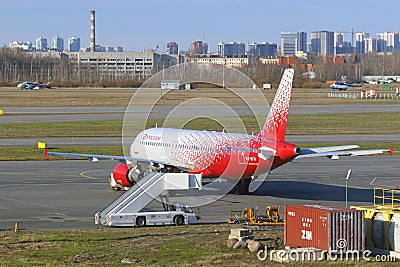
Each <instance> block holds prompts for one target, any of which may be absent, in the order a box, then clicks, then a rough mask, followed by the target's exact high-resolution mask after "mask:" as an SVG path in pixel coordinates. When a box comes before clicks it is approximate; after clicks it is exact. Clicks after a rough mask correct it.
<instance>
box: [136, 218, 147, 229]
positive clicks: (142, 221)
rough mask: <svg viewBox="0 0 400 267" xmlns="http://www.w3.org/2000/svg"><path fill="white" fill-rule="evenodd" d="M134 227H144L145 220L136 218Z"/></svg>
mask: <svg viewBox="0 0 400 267" xmlns="http://www.w3.org/2000/svg"><path fill="white" fill-rule="evenodd" d="M136 225H137V226H138V227H144V226H146V218H145V217H143V216H141V217H137V218H136Z"/></svg>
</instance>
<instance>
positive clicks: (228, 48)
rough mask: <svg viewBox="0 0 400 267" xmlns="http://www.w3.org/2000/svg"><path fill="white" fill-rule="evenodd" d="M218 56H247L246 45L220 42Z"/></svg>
mask: <svg viewBox="0 0 400 267" xmlns="http://www.w3.org/2000/svg"><path fill="white" fill-rule="evenodd" d="M218 55H219V56H220V57H243V56H245V55H246V45H245V44H244V43H237V42H229V43H224V42H219V43H218Z"/></svg>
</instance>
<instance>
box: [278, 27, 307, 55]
mask: <svg viewBox="0 0 400 267" xmlns="http://www.w3.org/2000/svg"><path fill="white" fill-rule="evenodd" d="M297 51H302V52H307V33H306V32H281V55H282V56H294V55H296V54H297Z"/></svg>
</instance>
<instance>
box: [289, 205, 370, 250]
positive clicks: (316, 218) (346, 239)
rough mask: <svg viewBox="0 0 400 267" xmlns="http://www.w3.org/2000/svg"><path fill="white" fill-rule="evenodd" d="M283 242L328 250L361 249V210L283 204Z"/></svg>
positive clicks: (363, 246)
mask: <svg viewBox="0 0 400 267" xmlns="http://www.w3.org/2000/svg"><path fill="white" fill-rule="evenodd" d="M285 245H286V246H289V247H295V248H297V247H302V248H310V247H312V248H317V249H323V250H326V251H328V252H329V251H331V252H335V251H336V252H345V251H349V250H351V251H363V250H364V249H365V225H364V212H363V211H358V210H355V209H344V208H335V207H326V206H319V205H286V206H285Z"/></svg>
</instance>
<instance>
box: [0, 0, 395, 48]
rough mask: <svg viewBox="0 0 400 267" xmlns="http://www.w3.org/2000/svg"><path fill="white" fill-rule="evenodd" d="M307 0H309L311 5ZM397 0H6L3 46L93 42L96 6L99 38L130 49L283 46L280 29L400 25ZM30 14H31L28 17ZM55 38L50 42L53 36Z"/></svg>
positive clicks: (0, 17) (0, 16)
mask: <svg viewBox="0 0 400 267" xmlns="http://www.w3.org/2000/svg"><path fill="white" fill-rule="evenodd" d="M305 3H307V4H305ZM399 7H400V3H399V2H398V1H395V0H381V1H379V2H376V1H372V0H352V1H348V0H324V1H321V0H308V1H298V0H286V1H267V0H248V1H244V0H217V1H215V0H214V1H211V0H203V1H201V4H200V5H199V3H198V2H196V1H187V0H186V1H185V0H174V1H161V0H153V1H142V0H138V1H128V0H120V1H118V2H115V3H113V4H110V2H109V1H104V0H89V1H79V0H69V1H57V2H54V1H51V0H42V1H40V4H38V3H36V2H32V1H26V0H23V1H19V2H15V1H14V2H9V1H6V2H5V3H2V8H1V9H0V23H1V24H2V25H4V26H3V28H2V32H1V33H0V45H1V46H3V45H5V46H8V44H9V43H10V42H12V41H24V42H27V41H30V42H32V43H35V39H36V38H37V37H40V36H43V37H45V38H47V40H48V41H50V40H51V38H53V37H54V36H60V37H61V38H63V39H64V40H67V39H68V38H70V37H74V36H76V37H78V38H80V45H81V47H87V46H89V36H90V35H89V34H90V13H89V10H95V11H96V44H98V45H102V46H122V47H123V48H124V51H139V50H143V49H156V46H157V45H158V46H159V50H160V51H166V49H167V48H166V46H167V43H168V42H170V41H175V42H176V43H178V44H179V49H180V50H189V48H190V45H191V43H193V41H196V40H199V41H201V40H203V34H204V41H205V42H206V43H208V47H209V51H211V52H217V44H218V43H219V42H243V43H246V45H247V43H251V42H257V43H261V42H269V43H276V44H278V45H280V37H281V32H307V34H308V35H310V33H311V32H315V31H338V30H340V31H341V32H344V33H345V36H344V38H345V40H348V41H349V40H351V34H350V33H346V32H351V31H352V29H354V30H355V31H356V32H369V33H370V34H371V36H374V37H375V36H376V34H377V33H383V32H393V31H396V30H398V29H399V28H400V27H399V26H400V25H399V20H398V14H397V13H398V8H399ZM22 18H24V19H22ZM49 43H50V42H49Z"/></svg>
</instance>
